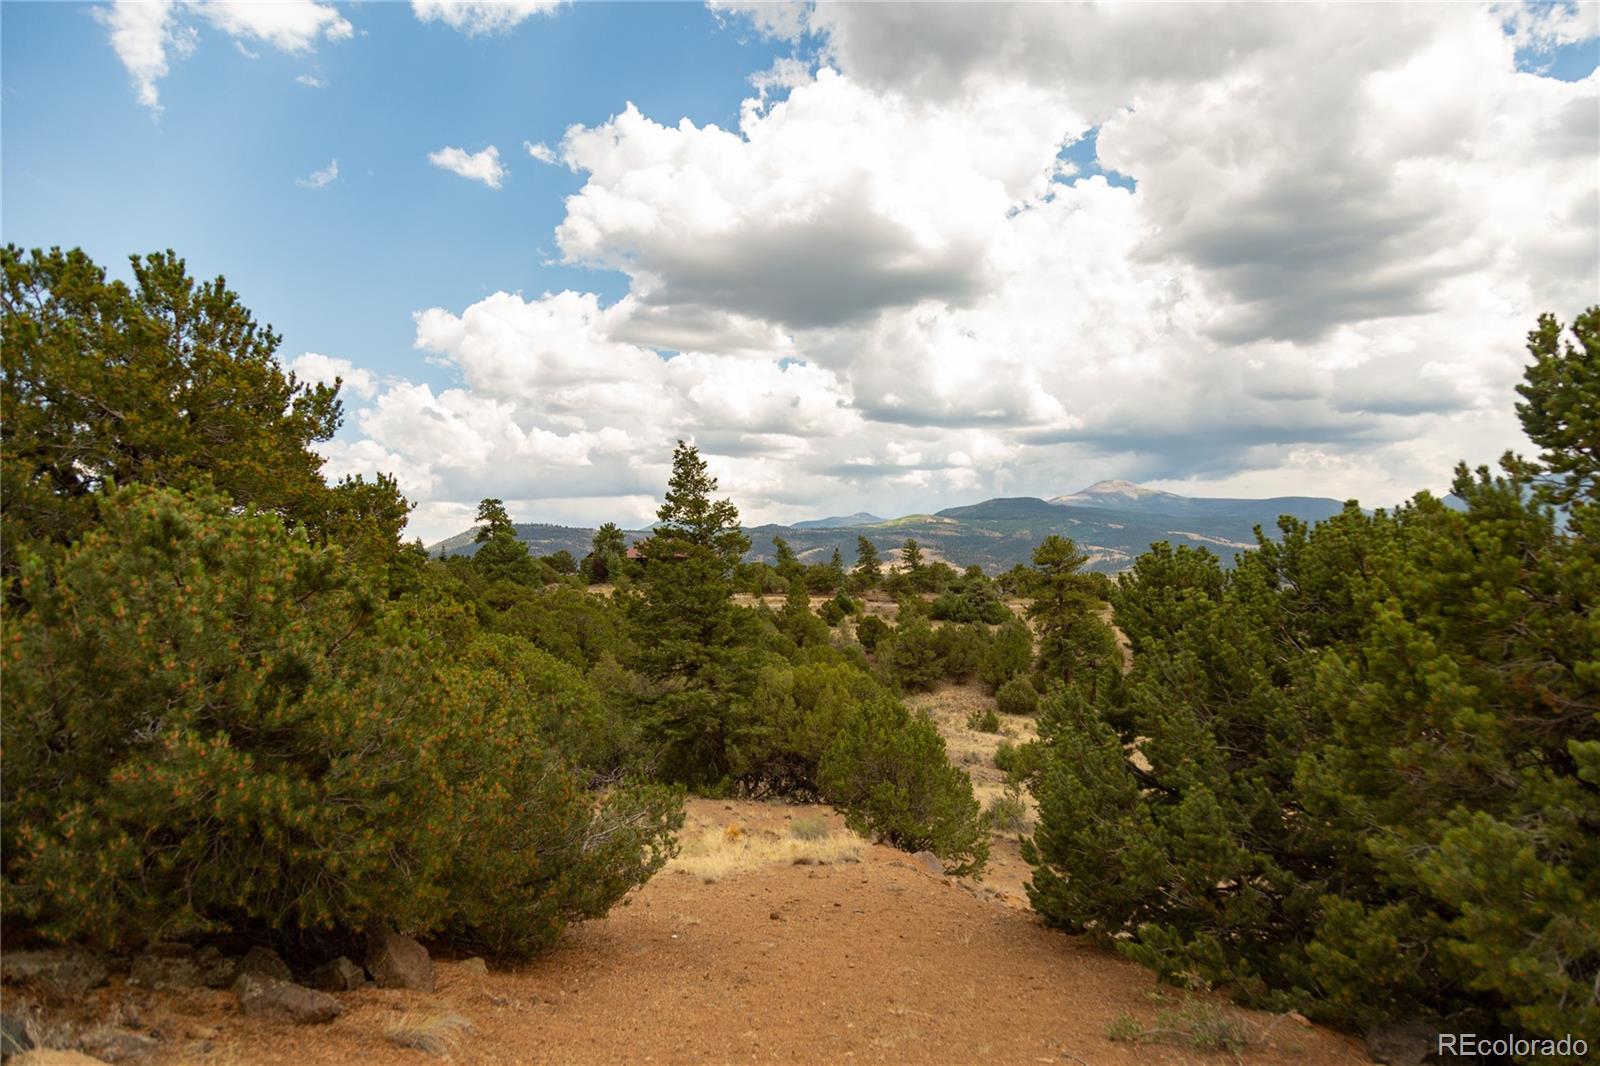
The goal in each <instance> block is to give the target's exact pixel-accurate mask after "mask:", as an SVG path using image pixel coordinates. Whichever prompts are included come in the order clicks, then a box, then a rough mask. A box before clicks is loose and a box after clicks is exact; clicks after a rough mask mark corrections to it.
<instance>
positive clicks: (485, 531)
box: [472, 499, 516, 544]
mask: <svg viewBox="0 0 1600 1066" xmlns="http://www.w3.org/2000/svg"><path fill="white" fill-rule="evenodd" d="M477 522H478V532H477V533H476V534H475V535H474V536H473V538H472V540H473V542H474V543H476V544H482V543H483V542H484V541H486V540H493V539H494V538H495V537H502V536H516V527H515V526H514V525H512V524H511V515H510V514H508V513H507V512H506V505H505V504H504V503H503V502H501V501H500V500H495V499H487V500H483V501H482V502H480V503H479V504H478V518H477Z"/></svg>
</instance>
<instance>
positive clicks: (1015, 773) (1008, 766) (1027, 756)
mask: <svg viewBox="0 0 1600 1066" xmlns="http://www.w3.org/2000/svg"><path fill="white" fill-rule="evenodd" d="M1038 764H1039V746H1038V745H1037V744H1035V743H1033V742H1031V741H1030V742H1028V743H1026V744H1013V743H1011V741H1009V740H1002V741H1001V742H1000V744H999V745H998V746H997V747H996V748H995V749H994V765H995V769H997V770H999V771H1000V772H1001V773H1003V774H1005V775H1006V777H1008V778H1010V779H1011V780H1013V781H1026V780H1027V779H1028V777H1029V776H1030V775H1031V774H1032V773H1033V772H1034V770H1035V769H1037V767H1038Z"/></svg>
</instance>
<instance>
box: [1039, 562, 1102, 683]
mask: <svg viewBox="0 0 1600 1066" xmlns="http://www.w3.org/2000/svg"><path fill="white" fill-rule="evenodd" d="M1088 561H1089V557H1088V556H1087V555H1085V554H1084V553H1083V552H1082V551H1080V550H1078V546H1077V545H1076V544H1074V543H1073V542H1072V539H1071V538H1070V537H1060V536H1055V535H1051V536H1048V537H1046V538H1045V539H1044V541H1043V542H1042V543H1040V545H1039V547H1037V548H1035V549H1034V552H1033V565H1034V567H1035V569H1036V571H1037V576H1036V578H1035V579H1034V581H1033V582H1032V593H1033V599H1032V601H1031V602H1030V603H1029V604H1028V617H1029V618H1030V619H1031V620H1032V621H1033V623H1034V626H1035V627H1036V628H1037V630H1038V632H1039V665H1040V666H1041V667H1042V668H1043V670H1044V672H1045V674H1046V675H1047V676H1049V677H1053V678H1057V679H1059V680H1061V681H1065V682H1066V683H1067V684H1069V685H1072V684H1084V683H1088V682H1089V681H1090V680H1091V679H1092V677H1093V675H1094V673H1095V671H1097V670H1099V669H1100V668H1102V667H1104V666H1106V665H1109V664H1110V663H1112V662H1113V661H1114V659H1115V656H1116V654H1117V645H1116V638H1115V637H1114V636H1113V635H1112V633H1111V628H1110V627H1109V626H1108V625H1106V623H1105V622H1104V621H1103V620H1102V619H1101V618H1100V612H1101V609H1102V604H1101V602H1100V600H1099V598H1098V597H1097V596H1096V595H1095V594H1094V591H1093V589H1094V586H1093V584H1092V583H1091V582H1090V580H1089V577H1088V575H1087V574H1086V573H1085V572H1084V570H1083V567H1084V565H1085V564H1086V563H1088Z"/></svg>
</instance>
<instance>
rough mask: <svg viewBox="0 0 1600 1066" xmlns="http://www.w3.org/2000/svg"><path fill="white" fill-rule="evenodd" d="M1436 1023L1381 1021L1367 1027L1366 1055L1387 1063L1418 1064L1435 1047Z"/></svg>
mask: <svg viewBox="0 0 1600 1066" xmlns="http://www.w3.org/2000/svg"><path fill="white" fill-rule="evenodd" d="M1439 1024H1440V1023H1439V1022H1437V1021H1421V1020H1413V1021H1407V1022H1380V1023H1379V1024H1377V1025H1374V1026H1373V1027H1372V1028H1371V1029H1368V1030H1367V1054H1368V1055H1371V1056H1372V1061H1374V1062H1382V1063H1386V1064H1387V1066H1421V1064H1422V1062H1423V1061H1424V1060H1425V1059H1427V1057H1428V1056H1429V1055H1431V1054H1433V1051H1434V1049H1435V1048H1436V1047H1437V1046H1438V1040H1439Z"/></svg>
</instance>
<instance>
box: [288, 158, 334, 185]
mask: <svg viewBox="0 0 1600 1066" xmlns="http://www.w3.org/2000/svg"><path fill="white" fill-rule="evenodd" d="M338 178H339V161H338V160H337V159H335V160H333V161H332V162H330V163H329V164H328V165H327V166H325V167H323V168H322V169H321V170H313V171H312V172H311V173H310V174H309V175H307V176H306V177H303V178H296V179H294V183H295V184H296V185H298V186H300V187H301V188H302V189H323V188H326V187H328V186H329V185H332V184H333V183H334V182H335V181H337V180H338Z"/></svg>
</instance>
